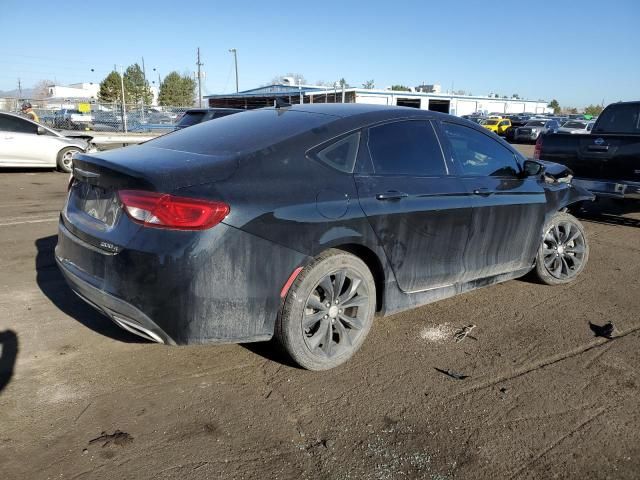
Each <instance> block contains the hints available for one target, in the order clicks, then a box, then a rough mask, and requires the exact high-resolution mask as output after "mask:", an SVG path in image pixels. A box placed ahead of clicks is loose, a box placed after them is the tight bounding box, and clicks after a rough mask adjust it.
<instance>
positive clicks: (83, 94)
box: [46, 83, 160, 107]
mask: <svg viewBox="0 0 640 480" xmlns="http://www.w3.org/2000/svg"><path fill="white" fill-rule="evenodd" d="M48 89H49V96H48V97H47V99H46V100H65V99H73V100H86V101H87V102H93V101H95V102H97V101H98V92H99V91H100V84H99V83H72V84H70V85H67V86H62V85H51V86H49V87H48ZM149 90H151V95H152V99H151V106H154V107H155V106H157V105H158V94H159V90H160V89H159V88H158V87H157V86H155V85H150V86H149Z"/></svg>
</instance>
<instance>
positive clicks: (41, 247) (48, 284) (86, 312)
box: [35, 235, 148, 343]
mask: <svg viewBox="0 0 640 480" xmlns="http://www.w3.org/2000/svg"><path fill="white" fill-rule="evenodd" d="M57 241H58V237H57V236H56V235H51V236H48V237H43V238H39V239H38V240H36V242H35V246H36V250H37V254H36V282H37V284H38V287H39V288H40V290H41V291H42V293H44V294H45V295H46V297H47V298H48V299H49V300H51V302H52V303H53V304H54V305H55V306H56V307H58V309H60V310H61V311H62V312H64V313H65V314H66V315H68V316H69V317H71V318H73V319H74V320H76V321H78V322H80V323H81V324H82V325H84V326H85V327H87V328H90V329H91V330H93V331H94V332H96V333H99V334H101V335H104V336H106V337H109V338H112V339H114V340H118V341H121V342H125V343H148V342H147V341H146V340H144V339H143V338H140V337H137V336H135V335H133V334H131V333H129V332H127V331H126V330H123V329H121V328H120V327H118V326H117V325H115V324H114V323H113V322H112V321H111V320H109V319H108V318H107V317H105V316H104V315H102V314H101V313H99V312H98V311H96V310H95V309H94V308H92V307H90V306H89V305H88V304H86V303H85V302H84V301H82V300H81V299H80V298H79V297H78V296H77V295H76V294H75V293H73V291H72V290H71V289H70V288H69V287H68V285H67V283H66V281H65V279H64V277H63V276H62V273H60V270H58V266H57V265H56V261H55V256H54V249H55V246H56V243H57Z"/></svg>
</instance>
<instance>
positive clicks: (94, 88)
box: [48, 83, 100, 100]
mask: <svg viewBox="0 0 640 480" xmlns="http://www.w3.org/2000/svg"><path fill="white" fill-rule="evenodd" d="M48 88H49V99H51V100H62V99H65V98H74V99H78V100H97V99H98V92H99V91H100V85H99V84H97V83H72V84H71V85H68V86H62V85H51V86H49V87H48Z"/></svg>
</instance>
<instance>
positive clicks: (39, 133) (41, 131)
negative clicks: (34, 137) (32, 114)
mask: <svg viewBox="0 0 640 480" xmlns="http://www.w3.org/2000/svg"><path fill="white" fill-rule="evenodd" d="M37 133H38V135H46V134H47V131H46V130H45V129H44V128H42V127H38V131H37Z"/></svg>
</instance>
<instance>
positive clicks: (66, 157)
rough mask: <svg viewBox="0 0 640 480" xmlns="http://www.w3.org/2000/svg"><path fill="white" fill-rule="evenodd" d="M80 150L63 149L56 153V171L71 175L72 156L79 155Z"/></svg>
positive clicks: (73, 148) (74, 148) (76, 148)
mask: <svg viewBox="0 0 640 480" xmlns="http://www.w3.org/2000/svg"><path fill="white" fill-rule="evenodd" d="M81 152H82V150H81V149H80V148H78V147H67V148H63V149H62V150H60V152H58V160H57V165H58V171H60V172H64V173H71V172H72V171H73V154H74V153H81Z"/></svg>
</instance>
